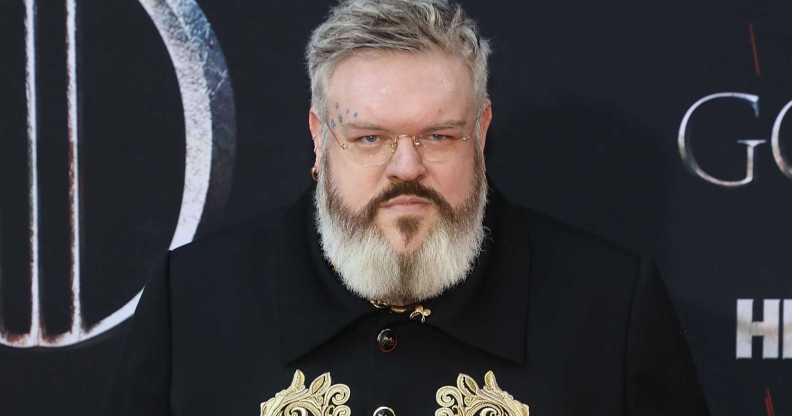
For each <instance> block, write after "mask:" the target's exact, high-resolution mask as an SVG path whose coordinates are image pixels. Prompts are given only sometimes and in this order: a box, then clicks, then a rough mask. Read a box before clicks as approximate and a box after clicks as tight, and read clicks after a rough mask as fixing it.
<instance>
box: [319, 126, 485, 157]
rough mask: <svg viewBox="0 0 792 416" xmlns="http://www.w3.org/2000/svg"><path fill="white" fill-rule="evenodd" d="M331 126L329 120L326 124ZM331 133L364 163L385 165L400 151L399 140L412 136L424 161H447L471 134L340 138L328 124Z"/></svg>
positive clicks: (343, 147)
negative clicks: (398, 149) (397, 149)
mask: <svg viewBox="0 0 792 416" xmlns="http://www.w3.org/2000/svg"><path fill="white" fill-rule="evenodd" d="M325 124H326V125H327V123H325ZM327 129H328V130H330V134H332V135H333V138H335V141H336V143H338V146H340V147H341V149H343V150H345V151H347V152H348V153H349V155H350V156H351V158H352V159H353V160H354V161H355V162H356V163H357V164H359V165H361V166H382V165H385V164H387V163H388V161H389V160H390V159H391V157H393V154H394V153H396V148H397V147H398V146H399V140H400V139H402V138H408V139H410V141H411V142H412V144H413V146H415V150H416V151H417V152H418V154H419V155H420V156H421V160H422V161H424V162H431V163H436V162H446V161H448V160H452V159H455V158H456V157H457V156H459V154H460V151H461V149H463V148H464V146H463V144H464V143H466V142H468V141H469V140H470V136H469V135H466V136H463V135H461V134H453V133H451V134H449V133H445V132H443V133H429V134H423V135H416V136H413V135H409V134H366V135H361V136H355V137H343V138H342V139H339V137H338V135H336V133H335V131H333V129H332V128H331V127H330V125H327Z"/></svg>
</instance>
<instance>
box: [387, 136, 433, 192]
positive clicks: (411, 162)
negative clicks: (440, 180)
mask: <svg viewBox="0 0 792 416" xmlns="http://www.w3.org/2000/svg"><path fill="white" fill-rule="evenodd" d="M385 174H386V175H387V176H388V179H391V180H395V181H415V180H419V179H421V178H423V176H424V175H425V174H426V166H425V165H424V163H423V160H421V154H420V153H418V149H416V148H415V146H414V144H413V138H412V137H410V136H400V137H399V138H398V146H396V152H395V153H394V155H393V157H391V159H390V161H389V162H388V164H387V165H386V168H385Z"/></svg>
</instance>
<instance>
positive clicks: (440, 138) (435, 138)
mask: <svg viewBox="0 0 792 416" xmlns="http://www.w3.org/2000/svg"><path fill="white" fill-rule="evenodd" d="M454 138H455V137H454V136H453V135H451V134H443V133H432V134H430V135H428V136H426V140H427V141H429V142H430V143H444V142H452V141H454Z"/></svg>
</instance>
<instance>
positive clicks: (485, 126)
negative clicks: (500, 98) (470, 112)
mask: <svg viewBox="0 0 792 416" xmlns="http://www.w3.org/2000/svg"><path fill="white" fill-rule="evenodd" d="M490 123H492V101H490V100H489V99H487V100H486V102H485V103H484V108H483V109H482V110H481V116H480V117H479V137H480V138H481V151H482V152H483V151H484V145H486V143H487V131H489V126H490Z"/></svg>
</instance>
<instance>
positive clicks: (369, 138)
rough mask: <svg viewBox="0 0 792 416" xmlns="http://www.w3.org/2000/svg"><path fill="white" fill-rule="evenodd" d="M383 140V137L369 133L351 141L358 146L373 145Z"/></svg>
mask: <svg viewBox="0 0 792 416" xmlns="http://www.w3.org/2000/svg"><path fill="white" fill-rule="evenodd" d="M382 142H383V137H382V136H378V135H376V134H369V135H365V136H360V137H356V138H354V139H352V143H354V144H356V145H359V146H375V145H378V144H381V143H382Z"/></svg>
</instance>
